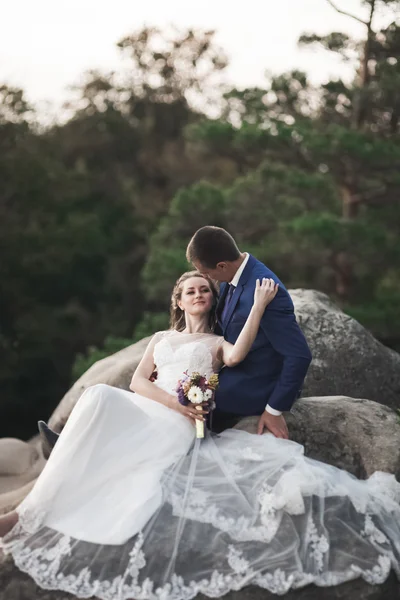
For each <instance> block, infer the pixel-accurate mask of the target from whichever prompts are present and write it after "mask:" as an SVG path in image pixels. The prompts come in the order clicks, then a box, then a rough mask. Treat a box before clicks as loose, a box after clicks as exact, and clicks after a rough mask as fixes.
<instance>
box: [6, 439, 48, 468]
mask: <svg viewBox="0 0 400 600" xmlns="http://www.w3.org/2000/svg"><path fill="white" fill-rule="evenodd" d="M38 459H39V452H38V451H37V449H36V448H35V447H34V446H32V445H30V444H27V443H26V442H23V441H21V440H18V439H16V438H2V439H0V476H2V475H22V474H23V473H25V472H26V471H27V470H28V469H30V468H31V466H32V465H33V464H34V463H35V462H36V461H37V460H38Z"/></svg>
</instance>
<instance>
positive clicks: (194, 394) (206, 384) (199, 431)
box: [176, 371, 219, 438]
mask: <svg viewBox="0 0 400 600" xmlns="http://www.w3.org/2000/svg"><path fill="white" fill-rule="evenodd" d="M218 383H219V381H218V375H217V374H216V373H214V374H213V375H211V377H210V378H209V379H207V377H206V376H205V375H201V374H200V373H197V372H194V373H192V374H191V375H189V374H188V372H187V371H185V373H184V375H183V377H182V379H180V380H179V381H178V386H177V388H176V391H177V392H178V400H179V402H180V403H181V404H183V405H184V406H186V405H187V404H189V403H192V404H196V405H197V406H196V409H197V410H201V405H202V403H203V402H207V403H208V405H209V408H210V410H212V409H213V408H215V403H214V396H215V390H216V389H217V387H218ZM196 437H198V438H203V437H204V422H203V421H199V420H198V419H196Z"/></svg>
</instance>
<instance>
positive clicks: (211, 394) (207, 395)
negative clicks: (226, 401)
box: [204, 390, 213, 400]
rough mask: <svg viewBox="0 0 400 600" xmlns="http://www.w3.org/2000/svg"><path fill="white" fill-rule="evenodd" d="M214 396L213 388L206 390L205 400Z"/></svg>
mask: <svg viewBox="0 0 400 600" xmlns="http://www.w3.org/2000/svg"><path fill="white" fill-rule="evenodd" d="M212 397H213V393H212V390H206V391H205V392H204V400H211V398H212Z"/></svg>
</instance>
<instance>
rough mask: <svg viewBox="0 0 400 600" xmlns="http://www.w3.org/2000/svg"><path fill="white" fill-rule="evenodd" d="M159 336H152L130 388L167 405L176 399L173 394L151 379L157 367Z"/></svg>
mask: <svg viewBox="0 0 400 600" xmlns="http://www.w3.org/2000/svg"><path fill="white" fill-rule="evenodd" d="M159 336H160V334H157V333H156V334H155V335H153V337H152V338H151V340H150V342H149V344H148V346H147V348H146V351H145V353H144V355H143V358H142V360H141V361H140V363H139V364H138V366H137V367H136V371H135V372H134V374H133V376H132V379H131V383H130V384H129V389H130V390H132V392H136V393H137V394H140V395H141V396H145V397H146V398H150V400H155V401H156V402H160V403H161V404H164V405H165V406H171V403H172V401H173V400H174V399H175V398H174V396H173V395H172V394H168V392H166V391H164V390H162V389H161V388H159V387H157V386H156V385H154V383H153V382H151V381H150V376H151V374H152V373H153V371H154V369H155V364H154V346H155V345H156V343H157V341H159V339H160V337H159Z"/></svg>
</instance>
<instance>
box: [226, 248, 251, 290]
mask: <svg viewBox="0 0 400 600" xmlns="http://www.w3.org/2000/svg"><path fill="white" fill-rule="evenodd" d="M245 255H246V258H245V259H244V261H243V262H242V264H241V265H240V267H239V268H238V270H237V271H236V273H235V276H234V278H233V279H232V281H231V282H230V284H231V285H233V286H235V287H237V286H238V283H239V280H240V277H241V275H242V273H243V271H244V270H245V267H246V265H247V263H248V261H249V258H250V255H249V254H248V253H247V252H245Z"/></svg>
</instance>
